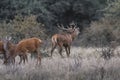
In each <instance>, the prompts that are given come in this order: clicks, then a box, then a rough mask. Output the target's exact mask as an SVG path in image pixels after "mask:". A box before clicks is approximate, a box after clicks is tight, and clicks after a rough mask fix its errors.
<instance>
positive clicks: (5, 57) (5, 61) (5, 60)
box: [3, 53, 7, 64]
mask: <svg viewBox="0 0 120 80" xmlns="http://www.w3.org/2000/svg"><path fill="white" fill-rule="evenodd" d="M3 56H4V62H3V64H6V63H7V56H6V54H5V53H4V54H3Z"/></svg>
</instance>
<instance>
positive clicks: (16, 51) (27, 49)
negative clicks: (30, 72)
mask: <svg viewBox="0 0 120 80" xmlns="http://www.w3.org/2000/svg"><path fill="white" fill-rule="evenodd" d="M41 43H42V40H40V39H39V38H29V39H23V40H21V41H20V42H19V43H18V44H16V45H11V44H10V43H9V44H6V47H8V46H9V47H10V49H6V52H7V54H8V55H9V56H8V57H7V60H6V62H7V61H8V59H12V61H14V62H15V57H16V56H17V55H18V56H19V57H20V62H19V64H21V62H22V60H24V63H25V60H27V61H28V58H27V54H28V53H31V54H32V52H36V53H37V55H38V58H37V59H38V62H40V61H41V57H40V54H39V50H38V49H39V47H40V45H41Z"/></svg>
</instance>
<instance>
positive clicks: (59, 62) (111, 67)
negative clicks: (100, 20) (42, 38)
mask: <svg viewBox="0 0 120 80" xmlns="http://www.w3.org/2000/svg"><path fill="white" fill-rule="evenodd" d="M49 51H50V49H48V52H47V54H49ZM118 51H119V50H118V49H116V50H115V51H114V52H115V53H117V54H116V55H114V57H112V58H111V59H109V60H107V59H104V58H103V57H101V54H102V51H101V48H90V47H89V48H82V47H72V49H71V55H70V57H69V58H67V57H66V54H65V51H64V50H63V55H64V58H61V57H60V55H59V54H58V51H57V49H56V50H55V52H54V53H53V57H42V62H41V65H36V61H35V59H31V58H30V57H29V61H28V63H26V64H21V65H19V64H18V61H19V58H18V57H17V58H16V60H17V62H16V64H15V65H8V66H5V65H3V64H2V60H1V61H0V80H119V79H120V58H119V56H118Z"/></svg>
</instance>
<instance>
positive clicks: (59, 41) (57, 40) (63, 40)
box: [51, 23, 79, 57]
mask: <svg viewBox="0 0 120 80" xmlns="http://www.w3.org/2000/svg"><path fill="white" fill-rule="evenodd" d="M58 28H59V29H61V30H62V31H64V32H63V33H59V34H55V35H53V36H52V49H51V56H52V54H53V51H54V50H55V48H56V47H57V46H59V48H60V50H59V54H60V55H61V57H63V55H62V48H63V47H64V48H65V51H66V54H67V56H68V57H69V56H70V46H71V43H72V42H73V40H74V39H75V37H77V36H78V34H79V28H76V25H75V24H74V23H72V24H71V25H70V27H67V28H64V27H63V25H62V26H59V25H58Z"/></svg>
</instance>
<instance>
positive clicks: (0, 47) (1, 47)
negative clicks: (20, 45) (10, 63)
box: [0, 41, 6, 62]
mask: <svg viewBox="0 0 120 80" xmlns="http://www.w3.org/2000/svg"><path fill="white" fill-rule="evenodd" d="M0 54H3V56H4V60H5V59H6V54H5V50H4V47H3V42H2V41H0ZM4 62H5V61H4Z"/></svg>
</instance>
